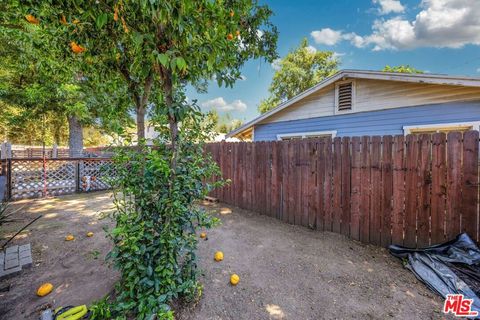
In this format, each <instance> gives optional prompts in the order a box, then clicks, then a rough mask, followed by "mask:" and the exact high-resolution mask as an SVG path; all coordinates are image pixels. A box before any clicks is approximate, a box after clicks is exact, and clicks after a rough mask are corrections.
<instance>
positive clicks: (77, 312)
mask: <svg viewBox="0 0 480 320" xmlns="http://www.w3.org/2000/svg"><path fill="white" fill-rule="evenodd" d="M59 309H60V308H59ZM57 310H58V309H57ZM87 312H88V309H87V306H86V305H82V306H78V307H73V308H70V309H68V310H67V311H65V312H62V313H60V314H58V315H56V316H55V319H56V320H78V319H82V318H83V317H84V316H85V315H86V314H87Z"/></svg>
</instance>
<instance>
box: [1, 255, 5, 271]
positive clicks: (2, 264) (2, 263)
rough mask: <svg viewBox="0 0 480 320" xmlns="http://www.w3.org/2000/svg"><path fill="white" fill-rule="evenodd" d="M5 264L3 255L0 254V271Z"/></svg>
mask: <svg viewBox="0 0 480 320" xmlns="http://www.w3.org/2000/svg"><path fill="white" fill-rule="evenodd" d="M4 264H5V253H3V251H2V252H0V269H3V266H4Z"/></svg>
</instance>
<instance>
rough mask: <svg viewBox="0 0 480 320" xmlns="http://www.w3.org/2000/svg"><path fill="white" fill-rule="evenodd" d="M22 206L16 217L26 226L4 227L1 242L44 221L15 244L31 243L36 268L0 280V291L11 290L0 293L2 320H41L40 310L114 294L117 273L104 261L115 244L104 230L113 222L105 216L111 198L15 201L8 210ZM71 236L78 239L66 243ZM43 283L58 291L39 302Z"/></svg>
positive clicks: (80, 196)
mask: <svg viewBox="0 0 480 320" xmlns="http://www.w3.org/2000/svg"><path fill="white" fill-rule="evenodd" d="M22 207H23V209H20V210H19V211H18V213H16V214H15V216H14V218H21V219H23V221H21V222H16V223H11V224H7V225H5V226H4V227H2V229H1V230H0V237H1V238H2V239H5V238H8V237H9V236H11V235H13V234H14V233H15V232H16V231H18V230H20V229H21V228H22V226H24V225H25V224H27V223H28V222H29V221H31V220H32V219H33V218H35V217H37V216H38V215H40V214H41V215H43V217H42V218H40V219H39V220H38V221H36V222H35V223H34V224H32V225H31V226H30V227H29V228H27V229H26V230H25V231H24V232H22V233H21V234H20V235H19V236H18V237H17V238H15V240H14V241H12V242H11V244H19V245H20V244H25V243H31V245H32V255H33V266H32V268H30V269H26V270H23V271H22V273H21V274H20V275H17V276H14V277H12V278H10V279H7V280H0V288H1V287H3V286H5V285H8V284H10V285H11V288H10V291H8V292H0V319H9V320H10V319H11V320H13V319H15V320H16V319H38V318H39V314H40V310H41V309H43V308H45V307H46V306H48V305H52V306H54V307H59V306H67V305H81V304H87V305H88V304H90V303H91V302H92V301H94V300H98V299H100V298H102V297H104V296H105V295H106V294H108V293H109V292H110V291H111V290H112V288H113V286H114V283H115V281H116V280H117V277H118V274H117V273H116V272H115V271H113V270H112V269H111V268H109V266H108V265H107V263H106V262H105V256H106V254H107V253H108V251H109V250H110V248H111V244H110V242H109V240H108V239H106V237H105V232H104V230H103V227H104V226H108V225H110V222H109V219H108V218H107V219H104V218H103V217H104V215H103V214H102V212H107V211H108V210H111V208H112V201H111V199H110V194H109V193H91V194H78V195H69V196H63V197H58V198H50V199H37V200H22V201H18V202H13V203H12V205H11V208H10V209H11V210H16V209H18V208H22ZM89 231H91V232H93V233H94V235H93V237H91V238H89V237H87V236H86V233H87V232H89ZM67 234H72V235H74V236H75V240H74V241H65V236H66V235H67ZM1 243H3V241H2V242H1ZM45 282H50V283H52V284H53V285H54V291H53V292H52V293H51V294H49V295H48V296H45V297H43V298H40V297H37V296H36V290H37V288H38V287H39V286H40V285H41V284H42V283H45Z"/></svg>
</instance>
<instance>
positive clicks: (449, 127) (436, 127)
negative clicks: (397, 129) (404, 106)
mask: <svg viewBox="0 0 480 320" xmlns="http://www.w3.org/2000/svg"><path fill="white" fill-rule="evenodd" d="M479 129H480V121H478V122H460V123H439V124H425V125H418V126H404V127H403V133H404V134H405V135H407V134H422V133H430V134H431V133H437V132H444V133H449V132H451V131H459V132H465V131H468V130H479Z"/></svg>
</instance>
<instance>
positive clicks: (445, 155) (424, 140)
mask: <svg viewBox="0 0 480 320" xmlns="http://www.w3.org/2000/svg"><path fill="white" fill-rule="evenodd" d="M478 143H479V134H478V132H477V131H469V132H466V133H449V134H448V135H445V134H443V133H436V134H433V135H430V134H422V135H409V136H406V137H404V136H394V137H392V136H384V137H379V136H374V137H367V136H365V137H352V138H348V137H344V138H334V139H333V140H332V139H331V138H321V139H306V140H292V141H272V142H256V143H247V142H241V143H226V142H221V143H218V144H216V146H212V145H209V146H208V148H207V150H209V151H210V152H211V153H212V157H213V158H214V159H215V160H216V161H217V162H218V164H219V166H220V168H221V171H222V173H223V178H225V179H231V180H232V183H231V184H230V185H229V186H225V187H223V188H222V189H220V190H217V191H214V192H213V193H212V194H213V195H215V196H216V197H218V198H220V200H221V201H224V202H226V203H230V204H234V205H237V206H239V207H242V208H245V209H250V210H253V211H257V212H259V213H261V214H265V215H268V216H272V217H275V218H278V219H281V220H283V221H285V222H288V223H291V224H297V225H302V226H307V227H309V228H312V229H317V230H325V231H333V232H337V233H341V234H344V235H346V236H348V237H350V238H352V239H355V240H360V241H362V242H365V243H371V244H375V245H381V246H388V245H390V244H392V243H393V244H402V245H407V246H412V247H415V246H420V247H421V246H427V245H430V244H436V243H440V242H443V241H445V240H448V239H452V238H453V237H455V236H456V235H457V234H458V233H459V232H461V231H465V232H467V233H468V234H469V235H470V236H471V237H472V238H474V239H476V240H478V237H479V236H480V235H479V230H478V228H479V212H478V210H479V209H478V204H479V175H480V173H479V167H478V156H479V155H478V153H479V144H478Z"/></svg>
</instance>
